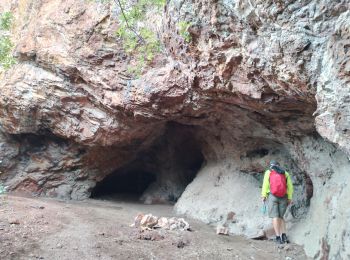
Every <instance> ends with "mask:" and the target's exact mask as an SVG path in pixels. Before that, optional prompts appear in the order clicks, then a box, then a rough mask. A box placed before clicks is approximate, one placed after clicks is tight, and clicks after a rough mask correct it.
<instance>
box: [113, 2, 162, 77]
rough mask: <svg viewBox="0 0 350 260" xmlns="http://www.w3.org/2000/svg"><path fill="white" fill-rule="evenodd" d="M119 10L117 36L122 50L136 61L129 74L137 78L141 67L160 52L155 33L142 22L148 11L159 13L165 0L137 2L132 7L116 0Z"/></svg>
mask: <svg viewBox="0 0 350 260" xmlns="http://www.w3.org/2000/svg"><path fill="white" fill-rule="evenodd" d="M116 2H117V4H118V6H119V8H120V15H119V20H120V21H121V22H120V26H119V29H118V30H117V35H118V36H119V37H120V38H121V39H122V40H123V48H124V49H125V51H126V52H127V53H129V54H133V55H134V56H135V57H136V59H137V65H136V66H135V67H134V68H129V69H128V71H129V73H132V74H135V75H136V76H139V75H140V74H141V73H142V70H143V67H144V66H145V65H146V64H147V62H150V61H152V60H153V58H154V56H155V55H156V53H158V52H160V51H161V43H160V40H159V38H158V36H157V33H156V32H155V31H153V30H151V29H150V28H148V27H147V26H146V25H144V23H142V21H143V20H144V19H145V14H146V11H147V10H148V9H151V8H155V9H156V10H157V11H158V12H160V10H161V8H162V7H164V5H165V3H166V0H139V1H137V2H136V3H134V4H132V5H128V4H127V2H126V1H125V0H124V1H121V0H116Z"/></svg>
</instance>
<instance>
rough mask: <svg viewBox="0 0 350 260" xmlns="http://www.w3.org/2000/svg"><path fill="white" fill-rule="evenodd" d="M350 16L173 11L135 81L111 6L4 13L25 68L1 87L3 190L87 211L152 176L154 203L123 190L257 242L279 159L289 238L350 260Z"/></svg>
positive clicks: (325, 7)
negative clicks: (266, 180)
mask: <svg viewBox="0 0 350 260" xmlns="http://www.w3.org/2000/svg"><path fill="white" fill-rule="evenodd" d="M349 9H350V4H349V2H348V1H347V0H340V1H331V0H321V1H313V0H308V1H294V0H289V1H266V0H265V1H258V0H254V1H238V0H236V1H226V0H219V1H218V0H207V1H197V0H194V1H183V0H181V1H180V0H172V1H168V3H167V5H166V6H165V8H164V11H163V13H162V14H161V17H162V18H161V28H160V32H159V35H160V39H161V42H162V45H163V46H164V47H163V50H162V51H161V52H160V53H158V54H157V56H156V57H155V59H154V61H153V62H152V63H150V64H148V65H147V67H146V68H145V70H144V72H143V74H142V75H141V77H140V78H138V79H136V78H135V77H133V75H131V74H130V73H128V66H130V64H131V65H133V64H135V63H136V60H135V59H133V57H132V56H130V55H127V53H126V52H125V51H124V50H123V48H122V42H121V39H119V38H118V37H117V36H116V34H115V31H116V30H117V28H118V15H117V14H116V12H115V11H116V6H114V5H113V4H112V3H105V1H104V3H101V2H99V1H97V2H96V3H95V2H93V1H79V3H78V2H77V1H72V0H65V1H63V0H50V1H34V0H20V1H19V0H5V1H2V2H1V4H0V11H3V10H11V11H12V12H13V14H14V17H15V19H14V25H13V29H12V35H13V41H14V42H15V50H14V54H15V56H16V57H17V59H18V63H17V64H16V65H15V66H13V67H12V68H11V69H10V70H8V71H7V72H6V73H3V74H2V75H1V81H0V90H1V95H0V131H1V132H0V160H1V161H2V163H1V169H0V171H1V172H3V174H2V175H1V180H2V181H3V182H5V184H6V185H8V186H9V189H11V190H12V191H14V192H21V193H23V192H25V193H30V194H35V195H45V196H54V197H61V198H67V199H84V198H88V197H89V196H90V195H91V194H95V193H96V194H97V192H96V189H97V188H98V189H99V191H103V190H105V189H106V188H105V186H103V185H104V184H103V183H104V182H108V183H109V184H108V185H109V186H114V185H111V183H114V182H115V183H118V182H122V181H125V178H128V177H127V176H134V177H135V176H137V179H138V180H139V183H140V187H144V186H145V183H146V179H144V178H143V177H142V176H143V175H142V174H140V172H142V173H150V174H151V175H152V176H153V177H152V178H153V179H152V178H148V179H147V180H148V181H150V180H153V181H154V182H153V183H147V185H146V186H147V188H146V189H144V188H142V189H141V188H140V189H136V188H135V189H129V190H128V189H126V190H123V191H130V192H133V191H135V190H137V191H138V192H140V193H141V194H142V193H143V194H142V196H141V198H142V199H143V200H144V201H145V202H146V203H155V202H162V203H163V202H167V201H171V202H175V201H177V203H176V206H175V207H176V210H177V211H178V212H180V213H186V214H188V215H190V216H192V217H196V218H199V219H202V220H203V221H206V222H208V223H215V224H219V225H222V224H223V223H224V222H225V225H227V228H228V230H229V232H230V233H234V234H245V235H248V236H254V235H256V234H260V233H261V232H262V231H263V230H264V229H268V228H269V222H270V221H269V220H268V219H267V217H266V216H265V217H264V216H263V215H261V213H260V212H259V208H260V206H261V205H260V201H259V191H260V185H261V179H262V172H263V171H264V170H265V168H266V166H267V164H268V162H269V160H271V159H277V160H279V161H280V162H281V163H282V164H283V165H284V166H285V167H286V168H287V169H288V170H289V171H290V172H291V173H292V176H293V182H294V185H295V198H294V205H293V206H292V207H291V212H290V213H289V214H288V216H287V219H288V223H289V226H290V230H291V232H292V233H291V235H292V239H293V240H294V241H296V242H298V243H302V244H304V245H305V249H306V251H307V253H308V254H309V255H310V256H312V257H316V258H321V259H326V258H327V257H329V258H331V259H336V258H343V259H345V258H347V257H348V255H349V252H348V251H347V250H348V249H347V248H349V244H350V238H349V234H348V231H347V230H349V228H350V223H349V218H350V215H349V212H348V211H347V210H346V209H345V207H343V206H344V205H346V201H347V200H348V198H349V197H350V196H349V195H350V194H349V193H350V190H349V188H348V187H347V182H348V178H347V176H348V174H347V170H348V169H349V166H350V165H349V159H348V158H349V155H350V146H349V143H350V142H349V139H350V136H349V131H348V130H349V126H348V125H349V114H350V106H349V104H348V103H349V92H348V91H347V89H348V87H349V84H350V83H349V82H350V55H349V50H350V48H349V46H350V13H349ZM146 22H147V21H146ZM180 22H188V23H190V26H189V29H188V31H189V33H190V35H191V41H190V42H187V41H186V40H185V39H184V37H183V36H182V35H181V32H180V31H179V23H180ZM197 172H198V174H197V176H196V173H197ZM111 176H115V177H113V178H112V177H111ZM118 176H119V177H120V176H124V177H120V178H124V179H118V178H119V177H118ZM195 176H196V177H195ZM135 178H136V177H135ZM125 183H129V184H128V185H129V186H130V185H133V184H134V183H137V180H136V179H135V180H134V179H133V177H130V178H129V179H128V180H127V181H126V182H125ZM189 183H190V184H189ZM148 184H150V185H149V186H148ZM188 184H189V185H188ZM128 185H126V186H128ZM135 185H137V184H135ZM187 185H188V186H187ZM95 186H96V188H95ZM115 186H116V187H117V186H118V185H115ZM119 187H120V186H119ZM114 188H115V187H114ZM115 189H117V190H116V192H117V191H118V187H117V188H115ZM230 212H233V213H234V218H233V219H231V220H230V221H227V215H228V214H229V213H230ZM231 215H232V214H231ZM315 223H316V224H315Z"/></svg>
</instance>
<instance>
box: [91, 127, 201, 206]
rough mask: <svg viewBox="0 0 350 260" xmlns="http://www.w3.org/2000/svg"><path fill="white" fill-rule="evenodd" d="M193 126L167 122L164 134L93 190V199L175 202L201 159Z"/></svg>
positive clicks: (197, 168) (198, 166)
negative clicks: (122, 198)
mask: <svg viewBox="0 0 350 260" xmlns="http://www.w3.org/2000/svg"><path fill="white" fill-rule="evenodd" d="M196 131H197V129H196V127H193V126H187V125H182V124H178V123H168V124H167V125H166V127H165V130H164V133H163V135H161V137H160V138H158V140H156V141H155V142H154V143H153V144H152V145H151V146H150V147H148V148H147V149H144V150H143V151H141V152H139V153H138V154H137V155H136V156H135V158H136V159H135V160H133V161H131V162H130V163H128V164H126V165H125V166H123V167H122V168H119V169H116V170H115V171H113V172H112V173H111V174H109V175H108V176H107V177H106V178H104V179H103V180H102V181H101V182H99V183H97V185H96V187H95V188H94V189H93V190H92V193H91V197H92V198H107V199H108V198H120V197H124V198H125V196H126V197H127V198H134V199H135V198H137V199H140V200H141V201H143V202H145V203H146V204H154V203H174V202H176V201H177V200H178V198H179V197H180V196H181V194H182V193H183V191H184V190H185V188H186V186H187V185H188V184H189V183H191V182H192V180H193V179H194V178H195V176H196V174H197V172H198V171H199V170H200V168H201V166H202V164H203V162H204V161H205V160H204V156H203V154H202V147H201V142H200V140H198V138H197V135H196Z"/></svg>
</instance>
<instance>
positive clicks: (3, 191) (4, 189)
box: [0, 184, 6, 194]
mask: <svg viewBox="0 0 350 260" xmlns="http://www.w3.org/2000/svg"><path fill="white" fill-rule="evenodd" d="M5 193H6V187H4V186H3V185H2V184H0V194H5Z"/></svg>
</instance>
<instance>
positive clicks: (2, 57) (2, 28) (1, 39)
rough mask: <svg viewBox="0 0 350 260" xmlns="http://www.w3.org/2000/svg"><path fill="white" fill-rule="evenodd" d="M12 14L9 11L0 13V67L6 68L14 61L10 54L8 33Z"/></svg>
mask: <svg viewBox="0 0 350 260" xmlns="http://www.w3.org/2000/svg"><path fill="white" fill-rule="evenodd" d="M12 20H13V16H12V14H11V13H10V12H5V13H2V14H1V15H0V67H2V68H3V69H5V70H7V69H9V68H10V67H11V66H12V65H13V64H15V63H16V60H15V58H14V57H13V56H12V49H13V43H12V41H11V39H10V36H9V35H8V31H9V30H10V29H11V26H12Z"/></svg>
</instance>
